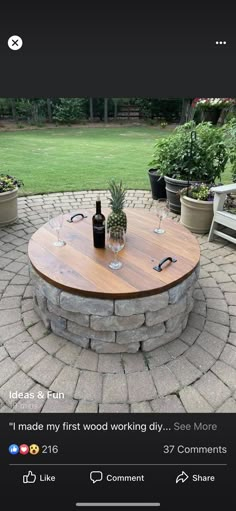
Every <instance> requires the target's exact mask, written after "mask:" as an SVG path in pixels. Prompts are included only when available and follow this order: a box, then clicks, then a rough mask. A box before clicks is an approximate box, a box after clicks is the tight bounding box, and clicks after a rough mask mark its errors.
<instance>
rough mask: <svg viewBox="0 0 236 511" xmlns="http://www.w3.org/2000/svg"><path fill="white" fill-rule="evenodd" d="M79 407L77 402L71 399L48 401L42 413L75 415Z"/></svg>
mask: <svg viewBox="0 0 236 511" xmlns="http://www.w3.org/2000/svg"><path fill="white" fill-rule="evenodd" d="M76 406H77V401H75V400H74V399H70V398H65V399H53V398H52V399H47V401H46V403H45V405H44V407H43V409H42V413H73V412H74V411H75V408H76Z"/></svg>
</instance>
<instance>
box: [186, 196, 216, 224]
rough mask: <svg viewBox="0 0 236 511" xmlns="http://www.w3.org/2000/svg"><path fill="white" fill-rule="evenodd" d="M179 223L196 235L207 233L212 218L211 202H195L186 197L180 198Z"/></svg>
mask: <svg viewBox="0 0 236 511" xmlns="http://www.w3.org/2000/svg"><path fill="white" fill-rule="evenodd" d="M180 201H181V217H180V223H181V224H183V225H184V227H187V228H188V229H189V230H190V231H192V232H195V233H197V234H205V233H207V232H209V230H210V227H211V223H212V218H213V201H203V200H196V199H191V198H190V197H187V196H186V195H184V196H182V197H181V198H180Z"/></svg>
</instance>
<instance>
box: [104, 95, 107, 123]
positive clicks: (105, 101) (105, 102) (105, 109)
mask: <svg viewBox="0 0 236 511" xmlns="http://www.w3.org/2000/svg"><path fill="white" fill-rule="evenodd" d="M104 122H106V123H107V122H108V98H104Z"/></svg>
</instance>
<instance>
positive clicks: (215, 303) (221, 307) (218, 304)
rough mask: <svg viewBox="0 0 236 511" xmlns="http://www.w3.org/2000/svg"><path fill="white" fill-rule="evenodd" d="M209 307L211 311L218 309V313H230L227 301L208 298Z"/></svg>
mask: <svg viewBox="0 0 236 511" xmlns="http://www.w3.org/2000/svg"><path fill="white" fill-rule="evenodd" d="M207 307H208V308H209V309H216V310H217V311H223V312H228V306H227V303H226V301H225V300H216V299H214V298H208V299H207Z"/></svg>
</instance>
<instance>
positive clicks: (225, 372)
mask: <svg viewBox="0 0 236 511" xmlns="http://www.w3.org/2000/svg"><path fill="white" fill-rule="evenodd" d="M211 370H212V372H213V373H214V374H216V376H218V378H220V379H221V380H222V381H223V382H224V383H225V384H226V385H227V386H228V387H229V388H230V389H232V390H236V370H235V369H233V367H231V366H229V365H228V364H225V363H224V362H221V361H220V360H217V362H216V363H215V365H214V366H213V367H212V368H211Z"/></svg>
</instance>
